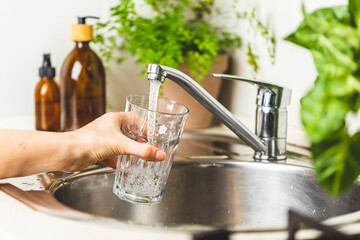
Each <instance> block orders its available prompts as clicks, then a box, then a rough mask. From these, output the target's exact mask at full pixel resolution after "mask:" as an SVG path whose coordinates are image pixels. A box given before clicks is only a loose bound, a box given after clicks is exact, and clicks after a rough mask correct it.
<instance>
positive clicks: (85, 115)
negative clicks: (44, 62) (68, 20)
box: [60, 17, 105, 131]
mask: <svg viewBox="0 0 360 240" xmlns="http://www.w3.org/2000/svg"><path fill="white" fill-rule="evenodd" d="M87 18H97V17H79V18H78V24H75V25H72V26H71V38H72V40H73V41H75V48H74V49H73V50H72V51H71V52H70V53H69V55H68V56H67V57H66V59H65V61H64V63H63V65H62V68H61V73H60V95H61V131H71V130H75V129H78V128H81V127H82V126H84V125H86V124H87V123H89V122H91V121H92V120H94V119H95V118H97V117H99V116H101V115H102V114H104V113H105V71H104V67H103V64H102V62H101V60H100V58H99V57H98V56H97V55H96V54H95V52H93V51H92V50H91V48H90V45H89V43H90V41H91V40H92V39H93V33H92V30H93V28H92V26H91V25H87V24H86V19H87Z"/></svg>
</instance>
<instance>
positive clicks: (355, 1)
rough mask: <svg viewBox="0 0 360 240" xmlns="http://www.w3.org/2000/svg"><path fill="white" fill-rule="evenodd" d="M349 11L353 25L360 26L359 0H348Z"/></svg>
mask: <svg viewBox="0 0 360 240" xmlns="http://www.w3.org/2000/svg"><path fill="white" fill-rule="evenodd" d="M349 11H350V13H351V17H352V20H353V22H354V23H355V25H356V26H357V27H360V1H359V0H349Z"/></svg>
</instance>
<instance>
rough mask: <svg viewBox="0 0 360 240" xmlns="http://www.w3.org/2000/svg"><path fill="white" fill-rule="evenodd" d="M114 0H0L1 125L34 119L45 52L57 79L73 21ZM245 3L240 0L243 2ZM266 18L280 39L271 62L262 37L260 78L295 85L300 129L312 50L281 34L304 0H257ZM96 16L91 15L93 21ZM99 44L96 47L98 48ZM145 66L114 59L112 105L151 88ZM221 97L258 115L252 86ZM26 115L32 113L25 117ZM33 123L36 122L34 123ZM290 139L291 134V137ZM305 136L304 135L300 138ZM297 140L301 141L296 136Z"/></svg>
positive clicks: (337, 0)
mask: <svg viewBox="0 0 360 240" xmlns="http://www.w3.org/2000/svg"><path fill="white" fill-rule="evenodd" d="M114 2H115V1H114V0H102V1H99V0H76V1H73V0H61V1H59V0H32V1H26V0H11V1H10V0H1V1H0V127H1V119H3V120H4V119H6V118H7V119H8V118H9V117H10V118H11V117H12V118H17V117H20V119H23V120H24V119H26V121H27V122H30V121H31V119H33V113H34V88H35V85H36V83H37V81H38V79H39V78H38V68H39V67H40V65H41V62H42V54H43V53H45V52H51V54H52V63H53V65H54V66H55V67H56V71H57V79H58V76H59V72H60V68H61V64H62V62H63V60H64V59H65V57H66V55H67V54H68V53H69V52H70V51H71V50H72V48H73V46H74V45H73V42H72V41H71V40H70V25H71V24H74V23H76V17H77V16H80V15H95V16H99V17H102V18H106V16H107V15H108V11H107V10H108V9H109V7H110V5H111V4H112V3H114ZM240 2H241V1H240ZM249 2H250V3H252V4H256V6H257V9H258V11H259V13H260V14H261V17H262V19H263V20H266V21H268V22H269V24H270V28H271V29H273V30H274V32H275V35H276V38H277V43H278V45H277V55H276V63H275V65H271V64H269V61H268V59H267V57H266V56H267V54H266V49H265V48H264V47H263V43H262V42H261V41H260V40H259V39H257V40H259V43H258V48H257V50H258V51H260V56H261V57H262V58H261V59H262V62H261V63H262V66H261V71H260V73H259V75H258V78H259V79H265V80H268V81H272V82H274V83H277V84H282V85H284V86H287V87H289V88H292V89H293V96H292V102H291V105H290V106H289V108H288V111H289V135H297V134H298V132H297V131H295V132H293V131H292V130H291V129H301V123H300V117H299V109H300V104H299V100H300V98H301V97H302V96H303V95H304V94H305V93H306V91H307V90H308V89H309V88H310V87H311V86H312V84H313V81H314V79H315V77H316V71H315V67H314V64H313V61H312V57H311V55H310V53H309V52H308V51H306V50H304V49H302V48H300V47H298V46H296V45H294V44H292V43H289V42H285V41H283V40H282V39H283V38H284V37H285V36H287V35H288V34H290V33H291V32H293V31H294V30H295V29H296V27H297V26H298V24H299V23H300V21H301V20H302V13H301V3H302V0H291V1H289V0H252V1H249ZM346 2H347V1H346V0H328V1H323V0H305V4H306V7H307V9H308V10H309V11H310V10H314V9H316V8H319V7H324V6H333V5H338V4H345V3H346ZM90 21H91V20H90ZM94 48H95V47H94ZM233 59H234V62H233V63H234V65H233V74H235V75H241V76H245V77H252V76H253V74H252V72H251V70H250V67H249V66H248V65H247V63H246V58H245V55H244V52H243V51H237V52H235V53H234V54H233ZM139 72H140V70H139V68H137V67H135V66H134V63H133V59H131V58H130V59H129V60H127V61H126V62H125V63H124V64H122V65H116V64H110V69H109V70H108V71H107V89H108V94H107V95H108V100H109V102H110V104H111V105H112V107H113V110H123V106H124V101H125V96H126V95H128V94H130V93H137V92H147V91H148V86H147V82H146V80H145V79H141V78H139V77H138V74H139ZM223 91H226V93H227V94H223V96H226V97H223V98H222V101H223V102H224V103H225V104H226V105H227V106H228V107H230V109H231V111H232V112H234V113H235V114H236V115H239V116H240V117H241V116H250V117H251V118H253V116H254V111H255V93H256V90H255V89H254V88H253V86H248V85H246V84H242V83H235V82H228V83H226V85H225V87H224V89H223ZM24 116H27V117H24ZM24 121H25V120H24ZM31 124H33V123H31ZM290 138H291V136H290ZM300 139H301V141H303V138H300ZM294 142H296V143H298V141H297V140H294Z"/></svg>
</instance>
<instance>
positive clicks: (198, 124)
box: [162, 54, 229, 130]
mask: <svg viewBox="0 0 360 240" xmlns="http://www.w3.org/2000/svg"><path fill="white" fill-rule="evenodd" d="M228 64H229V55H228V54H222V55H220V56H219V57H218V60H217V61H216V62H215V63H214V64H213V66H212V68H211V70H210V71H209V74H208V75H206V76H205V77H204V79H203V80H202V81H201V86H202V87H203V88H204V89H205V90H206V91H208V92H209V93H210V94H211V95H212V96H213V97H214V98H216V99H217V98H218V96H219V93H220V88H221V83H222V79H220V78H216V77H213V76H211V75H210V73H224V72H225V71H226V70H227V69H228ZM179 70H180V71H182V72H183V73H185V74H187V75H189V76H190V77H192V78H194V77H193V76H192V75H191V74H190V73H189V70H188V69H187V68H186V67H184V66H180V68H179ZM162 91H163V97H166V98H169V99H172V100H174V101H176V102H178V103H181V104H184V105H185V106H186V107H187V108H189V110H190V113H189V117H188V120H187V122H186V126H185V130H195V129H201V128H207V127H210V126H211V123H212V122H213V118H214V117H213V115H212V114H211V113H210V112H209V111H208V110H207V109H206V108H204V107H203V106H202V105H201V104H200V103H198V102H197V101H196V100H195V99H194V98H193V97H192V96H191V95H190V94H188V93H187V92H186V91H185V90H183V89H182V88H181V87H180V86H179V85H177V84H175V83H174V82H172V81H169V80H167V81H166V83H165V84H163V90H162Z"/></svg>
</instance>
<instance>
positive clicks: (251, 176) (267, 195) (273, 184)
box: [49, 136, 360, 229]
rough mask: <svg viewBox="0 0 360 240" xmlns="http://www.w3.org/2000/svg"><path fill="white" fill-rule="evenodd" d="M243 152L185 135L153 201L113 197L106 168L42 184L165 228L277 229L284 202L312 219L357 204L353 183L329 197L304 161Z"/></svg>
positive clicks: (74, 203) (87, 204)
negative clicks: (161, 192) (162, 189)
mask: <svg viewBox="0 0 360 240" xmlns="http://www.w3.org/2000/svg"><path fill="white" fill-rule="evenodd" d="M251 154H252V150H251V149H249V148H247V147H246V146H244V145H243V144H241V143H240V142H239V141H238V140H235V139H233V138H225V137H215V136H212V137H204V136H202V137H196V136H192V137H191V138H186V137H185V138H184V139H183V140H182V142H181V144H180V146H179V149H178V155H177V159H176V161H175V162H174V164H173V167H172V170H171V173H170V176H169V180H168V183H167V186H166V190H165V194H164V196H163V199H162V201H161V203H160V204H158V205H154V206H144V205H136V204H131V203H128V202H126V201H122V200H120V199H119V198H117V197H116V195H115V194H113V193H112V186H113V181H114V171H113V170H110V169H108V168H100V169H95V170H89V171H87V172H84V173H80V174H75V175H71V176H69V177H65V178H62V179H58V180H57V181H55V182H54V183H53V184H52V186H51V187H50V189H49V190H50V192H51V193H52V194H53V196H54V197H55V198H56V199H57V200H58V201H59V202H61V203H63V204H65V205H67V206H69V207H70V208H73V209H76V210H80V211H82V212H86V213H90V214H91V215H96V216H102V217H107V218H112V219H116V220H119V221H121V222H125V223H131V224H139V225H150V226H165V227H184V226H185V227H186V226H190V225H203V226H209V227H215V228H226V229H236V228H238V227H241V229H247V228H254V227H255V228H284V227H285V226H286V225H287V213H288V210H289V209H294V210H296V211H297V212H300V213H302V214H304V215H306V216H309V217H311V218H313V219H315V220H325V219H328V218H330V217H334V216H339V215H342V214H346V213H351V212H355V211H358V210H360V184H356V185H355V186H354V187H353V188H352V189H351V190H350V191H349V192H348V193H347V194H345V195H343V196H341V197H338V198H332V197H330V196H329V195H328V194H326V193H325V192H324V191H323V190H322V189H321V187H320V186H319V185H318V184H317V182H316V179H315V177H314V172H313V170H312V169H311V168H309V167H305V166H303V165H308V164H309V162H308V160H306V159H305V160H304V159H298V158H290V159H289V160H287V162H286V163H261V162H253V160H252V158H251ZM289 155H290V156H292V154H291V153H290V154H289ZM293 156H294V155H293Z"/></svg>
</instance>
